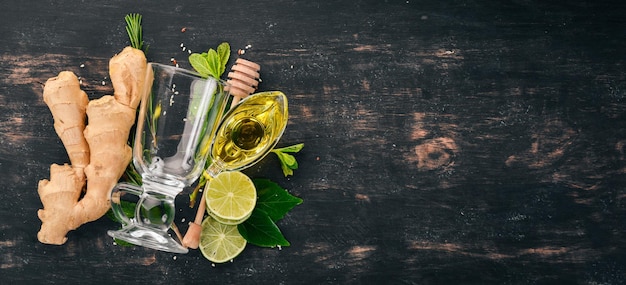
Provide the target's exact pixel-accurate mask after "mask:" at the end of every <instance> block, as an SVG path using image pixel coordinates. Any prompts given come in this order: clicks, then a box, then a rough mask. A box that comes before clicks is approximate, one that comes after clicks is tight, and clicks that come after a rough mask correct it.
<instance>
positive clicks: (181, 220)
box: [180, 118, 187, 223]
mask: <svg viewBox="0 0 626 285" xmlns="http://www.w3.org/2000/svg"><path fill="white" fill-rule="evenodd" d="M185 120H187V119H186V118H185ZM180 222H181V223H184V222H185V218H182V219H180Z"/></svg>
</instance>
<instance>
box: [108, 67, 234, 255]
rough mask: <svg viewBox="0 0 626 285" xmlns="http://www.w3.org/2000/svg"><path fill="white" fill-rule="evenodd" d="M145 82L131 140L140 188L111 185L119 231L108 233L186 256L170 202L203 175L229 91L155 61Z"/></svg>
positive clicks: (222, 85)
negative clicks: (175, 232)
mask: <svg viewBox="0 0 626 285" xmlns="http://www.w3.org/2000/svg"><path fill="white" fill-rule="evenodd" d="M145 82H146V85H145V88H144V93H143V97H142V101H141V105H140V108H139V115H138V120H137V127H136V128H137V129H136V133H135V137H134V142H133V164H134V166H135V169H136V170H137V172H138V173H139V174H140V175H141V177H142V186H137V185H134V184H130V183H125V182H121V183H118V184H117V185H116V186H115V187H114V189H113V190H112V192H111V208H112V210H113V213H114V215H115V216H116V217H117V218H118V220H120V221H121V223H122V229H120V230H117V231H108V234H109V235H110V236H111V237H113V238H115V239H119V240H123V241H126V242H129V243H132V244H136V245H140V246H145V247H148V248H153V249H157V250H161V251H168V252H175V253H186V252H187V251H188V250H187V248H185V247H183V246H182V245H180V243H179V242H177V241H176V240H174V239H173V238H172V237H171V236H170V235H169V233H168V230H169V228H170V226H171V224H172V222H173V220H174V214H175V209H176V208H175V205H174V200H175V197H176V195H178V194H179V193H180V192H182V190H183V189H184V188H185V187H187V186H189V185H191V184H192V183H194V182H195V181H196V180H197V179H198V177H199V176H200V175H201V174H202V171H203V170H204V166H205V163H206V161H207V158H208V156H209V147H210V145H211V142H212V138H213V137H214V134H215V132H216V129H217V126H218V125H219V123H220V120H221V118H222V115H223V113H224V110H225V108H226V104H227V102H228V97H229V93H228V91H226V90H225V87H226V86H225V83H224V82H222V81H220V80H218V79H215V78H211V77H209V78H202V77H201V76H200V75H199V74H197V73H194V72H191V71H188V70H185V69H181V68H177V67H173V66H169V65H162V64H158V63H148V68H147V74H146V81H145ZM226 89H227V88H226ZM133 204H134V207H133Z"/></svg>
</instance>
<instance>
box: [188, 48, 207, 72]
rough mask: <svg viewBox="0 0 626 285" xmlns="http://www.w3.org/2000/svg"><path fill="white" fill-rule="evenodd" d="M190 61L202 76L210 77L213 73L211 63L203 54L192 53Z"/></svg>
mask: <svg viewBox="0 0 626 285" xmlns="http://www.w3.org/2000/svg"><path fill="white" fill-rule="evenodd" d="M189 63H190V64H191V67H193V69H195V70H196V72H198V73H199V74H200V75H201V76H202V77H208V76H209V74H211V70H210V67H209V64H208V62H207V60H206V57H205V56H203V54H199V53H192V54H191V55H190V56H189Z"/></svg>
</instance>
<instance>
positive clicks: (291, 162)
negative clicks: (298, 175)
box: [272, 143, 304, 177]
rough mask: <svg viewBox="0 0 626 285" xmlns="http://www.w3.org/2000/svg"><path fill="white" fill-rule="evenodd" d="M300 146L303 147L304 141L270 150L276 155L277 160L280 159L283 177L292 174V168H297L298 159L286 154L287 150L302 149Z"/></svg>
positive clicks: (292, 151) (295, 150) (296, 150)
mask: <svg viewBox="0 0 626 285" xmlns="http://www.w3.org/2000/svg"><path fill="white" fill-rule="evenodd" d="M302 148H304V143H299V144H295V145H292V146H287V147H283V148H275V149H273V150H272V152H273V153H275V154H276V156H278V160H280V167H281V169H282V170H283V174H284V175H285V177H287V176H289V175H293V170H295V169H298V161H296V158H295V157H294V156H293V155H291V154H288V152H290V153H296V152H299V151H300V150H302Z"/></svg>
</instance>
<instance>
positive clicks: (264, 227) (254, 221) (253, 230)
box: [237, 208, 290, 247]
mask: <svg viewBox="0 0 626 285" xmlns="http://www.w3.org/2000/svg"><path fill="white" fill-rule="evenodd" d="M237 230H239V233H240V234H241V235H242V236H243V237H244V238H245V239H246V240H247V241H248V242H249V243H251V244H254V245H257V246H261V247H274V246H289V245H290V244H289V242H288V241H287V240H286V239H285V237H284V236H283V234H282V233H281V232H280V229H278V226H276V224H275V223H274V221H272V219H271V218H270V217H269V215H268V214H267V213H265V212H264V211H263V210H260V209H257V208H255V209H254V210H253V211H252V215H251V216H250V218H248V219H247V220H246V221H245V222H243V223H241V224H239V225H237Z"/></svg>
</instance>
